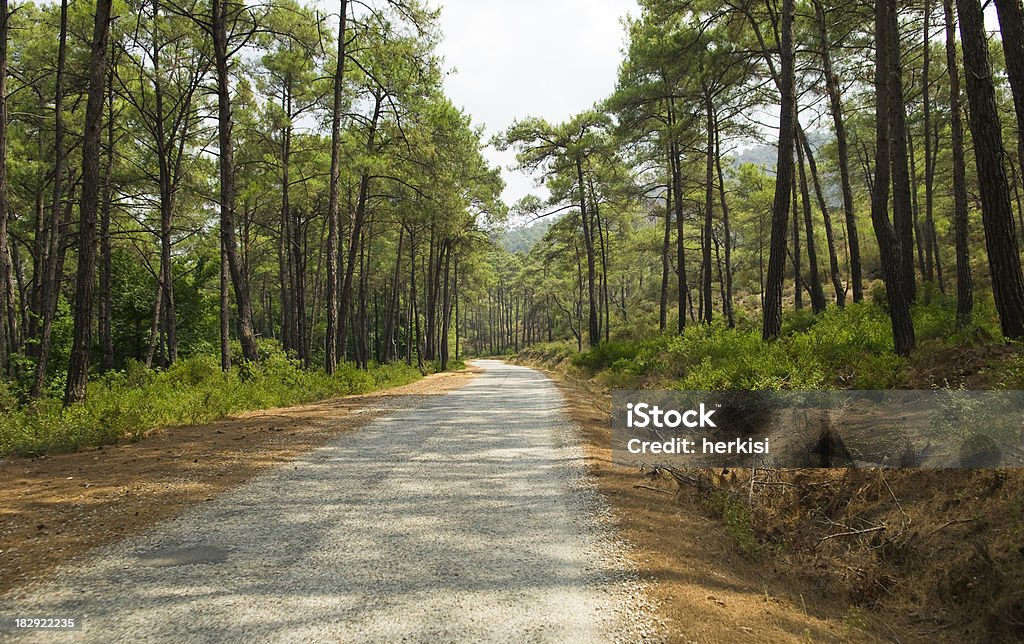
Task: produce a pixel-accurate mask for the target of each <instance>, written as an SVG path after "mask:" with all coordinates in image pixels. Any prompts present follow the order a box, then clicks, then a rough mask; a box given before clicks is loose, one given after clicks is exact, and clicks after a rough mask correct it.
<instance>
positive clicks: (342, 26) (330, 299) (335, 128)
mask: <svg viewBox="0 0 1024 644" xmlns="http://www.w3.org/2000/svg"><path fill="white" fill-rule="evenodd" d="M338 20H339V26H338V60H337V62H336V64H335V67H334V100H333V101H332V102H331V181H330V196H329V198H328V205H327V223H328V233H327V303H326V304H327V337H326V339H325V342H326V354H325V356H324V368H326V369H327V373H334V369H335V367H336V366H337V364H338V248H339V242H340V238H339V230H338V228H339V226H340V221H341V219H340V217H341V215H340V212H339V208H338V181H339V178H340V177H341V112H342V110H343V109H344V89H345V88H344V79H345V55H346V52H345V47H346V45H347V41H346V39H347V38H348V29H347V21H348V0H340V6H339V10H338ZM401 255H402V253H401V251H399V253H398V256H399V257H401Z"/></svg>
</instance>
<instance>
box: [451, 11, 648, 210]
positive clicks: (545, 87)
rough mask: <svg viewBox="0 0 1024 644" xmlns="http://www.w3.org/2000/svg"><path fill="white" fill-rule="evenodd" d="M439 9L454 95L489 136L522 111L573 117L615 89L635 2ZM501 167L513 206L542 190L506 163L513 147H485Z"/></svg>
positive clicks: (553, 118)
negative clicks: (626, 24) (627, 17)
mask: <svg viewBox="0 0 1024 644" xmlns="http://www.w3.org/2000/svg"><path fill="white" fill-rule="evenodd" d="M432 4H433V5H434V6H440V7H441V29H442V31H443V32H444V40H443V41H442V42H441V46H440V53H441V54H442V55H443V56H444V58H445V66H446V67H447V68H455V70H456V71H454V72H453V73H452V74H450V75H448V76H447V77H446V78H445V89H446V90H447V94H448V96H449V97H450V98H451V99H452V101H454V102H455V104H456V105H460V106H462V107H463V108H465V110H466V111H467V112H468V113H469V114H471V115H472V117H473V122H474V123H476V124H482V125H484V126H485V127H486V132H487V136H488V137H490V136H491V135H492V134H495V133H497V132H500V131H502V130H503V129H505V128H506V127H507V126H508V125H509V124H510V123H512V121H514V120H515V119H517V118H521V117H524V116H540V117H543V118H545V119H548V120H549V121H552V122H558V121H562V120H565V119H567V118H568V117H570V116H571V115H573V114H575V113H577V112H579V111H582V110H584V109H586V108H588V107H590V106H591V105H592V104H593V103H594V102H595V101H598V100H600V99H602V98H604V97H606V96H607V95H608V94H609V93H610V92H611V91H612V90H613V89H614V87H615V80H616V76H617V73H618V65H619V61H620V59H621V49H622V47H623V43H624V40H625V31H624V30H623V28H622V26H621V22H620V20H621V18H623V17H624V16H625V15H626V14H627V13H632V14H634V15H635V14H636V13H637V12H638V10H637V5H636V2H635V0H518V1H516V0H433V2H432ZM486 154H487V157H488V159H490V161H491V162H492V164H495V165H500V166H501V167H502V176H504V178H505V183H506V184H507V185H506V188H505V193H504V198H505V201H506V203H508V204H509V205H510V206H511V205H512V204H514V203H515V202H516V201H518V200H519V199H520V198H521V197H523V196H524V195H526V194H529V193H534V194H538V195H542V196H543V193H542V190H540V189H538V188H536V187H534V185H533V180H532V179H531V178H530V177H527V176H525V175H523V174H521V173H518V172H510V171H508V170H507V169H506V168H507V166H509V165H512V164H514V163H515V157H514V155H513V154H512V153H511V152H507V153H500V152H498V151H497V150H494V149H493V148H491V149H488V150H487V151H486Z"/></svg>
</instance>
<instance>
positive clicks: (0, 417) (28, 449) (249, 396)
mask: <svg viewBox="0 0 1024 644" xmlns="http://www.w3.org/2000/svg"><path fill="white" fill-rule="evenodd" d="M419 377H420V373H419V371H418V370H417V369H416V368H415V367H409V366H407V365H405V364H404V363H392V364H388V365H371V367H370V369H367V370H361V369H357V368H355V367H354V366H353V365H351V364H348V363H346V364H342V365H340V366H339V367H338V369H337V370H336V372H335V373H334V374H333V375H327V373H326V372H324V371H322V370H315V371H314V370H305V369H303V368H302V367H301V365H300V363H299V362H298V361H297V360H293V359H290V358H288V357H287V356H285V355H284V354H283V353H282V352H280V351H279V350H277V351H271V352H270V353H269V354H268V355H267V357H266V359H264V360H262V361H261V362H259V363H246V362H241V363H239V364H238V365H237V366H236V367H234V368H233V369H231V371H229V372H223V371H221V369H220V364H219V361H218V359H217V358H216V357H214V356H201V357H193V358H188V359H185V360H181V361H179V362H177V363H175V364H174V365H173V366H171V367H170V368H168V369H166V370H154V369H147V368H146V367H144V366H143V365H141V364H139V363H137V362H133V363H129V364H128V365H127V366H126V367H125V368H124V369H123V370H120V371H112V372H108V373H106V374H104V375H103V376H101V377H99V378H97V379H95V380H93V381H92V382H90V383H89V390H88V396H87V399H86V403H85V404H83V405H77V406H73V407H70V408H68V409H63V408H62V406H61V402H60V400H59V399H58V398H57V397H51V398H44V399H42V400H38V401H34V402H32V403H30V404H27V405H24V406H19V405H18V404H17V397H16V396H15V394H14V393H13V392H12V391H11V388H10V386H9V385H3V384H2V383H0V454H3V455H9V454H16V455H22V456H36V455H41V454H47V453H52V452H66V451H72V450H76V449H81V448H83V447H93V446H97V445H104V444H109V443H114V442H117V441H119V440H122V439H128V440H137V439H139V438H141V437H142V436H144V435H145V434H146V433H147V432H148V431H150V430H152V429H154V428H157V427H163V426H168V425H182V424H198V423H205V422H210V421H213V420H217V419H219V418H223V417H224V416H227V415H229V414H233V413H236V412H241V411H248V410H254V409H265V408H268V407H283V406H287V405H296V404H301V403H307V402H313V401H317V400H323V399H326V398H333V397H335V396H343V395H349V394H359V393H365V392H368V391H372V390H376V389H384V388H387V387H395V386H398V385H403V384H406V383H409V382H412V381H413V380H416V379H417V378H419Z"/></svg>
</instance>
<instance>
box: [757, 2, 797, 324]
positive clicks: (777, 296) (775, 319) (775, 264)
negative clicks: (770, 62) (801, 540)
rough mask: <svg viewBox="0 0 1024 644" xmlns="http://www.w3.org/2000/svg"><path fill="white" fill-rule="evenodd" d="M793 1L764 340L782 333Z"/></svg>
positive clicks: (784, 40)
mask: <svg viewBox="0 0 1024 644" xmlns="http://www.w3.org/2000/svg"><path fill="white" fill-rule="evenodd" d="M793 5H794V0H782V24H781V33H780V38H779V54H780V58H781V61H782V73H781V77H780V78H779V85H780V90H781V95H782V98H781V101H780V110H779V155H778V161H777V162H776V165H775V167H776V174H775V199H774V201H773V205H772V234H771V242H770V245H769V254H768V276H767V280H766V282H767V283H766V284H765V297H764V320H763V325H762V329H761V335H762V337H763V338H764V339H765V340H768V339H770V338H774V337H777V336H778V335H779V332H780V331H781V330H782V281H783V279H784V276H785V267H786V228H787V224H788V223H789V200H790V199H789V193H790V190H791V189H792V188H791V186H792V183H793V135H794V131H795V129H796V128H795V125H796V96H795V84H796V77H795V72H794V65H793V13H794V8H793Z"/></svg>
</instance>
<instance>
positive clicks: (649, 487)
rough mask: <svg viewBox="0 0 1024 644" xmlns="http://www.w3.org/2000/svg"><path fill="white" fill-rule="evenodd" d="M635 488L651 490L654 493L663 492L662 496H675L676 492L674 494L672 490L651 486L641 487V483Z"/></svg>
mask: <svg viewBox="0 0 1024 644" xmlns="http://www.w3.org/2000/svg"><path fill="white" fill-rule="evenodd" d="M633 487H634V488H639V489H641V490H651V491H653V492H661V493H662V494H668V495H670V496H671V495H674V494H675V492H673V491H672V490H663V489H661V488H660V487H651V486H650V485H640V484H639V483H637V484H636V485H634V486H633Z"/></svg>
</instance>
